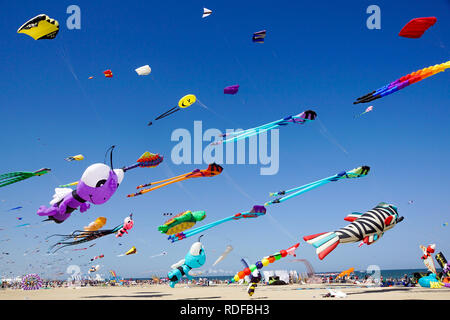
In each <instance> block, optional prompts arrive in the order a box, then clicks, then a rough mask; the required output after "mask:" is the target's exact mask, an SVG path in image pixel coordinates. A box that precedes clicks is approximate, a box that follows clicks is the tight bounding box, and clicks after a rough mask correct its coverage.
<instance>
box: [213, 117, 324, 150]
mask: <svg viewBox="0 0 450 320" xmlns="http://www.w3.org/2000/svg"><path fill="white" fill-rule="evenodd" d="M316 117H317V113H316V112H315V111H312V110H307V111H304V112H302V113H299V114H297V115H295V116H289V117H286V118H284V119H280V120H277V121H273V122H270V123H267V124H264V125H262V126H259V127H255V128H251V129H247V130H242V131H237V132H232V133H225V134H221V135H220V137H229V138H227V139H225V140H221V141H214V142H212V143H211V145H218V144H222V143H227V142H233V141H239V140H242V139H245V138H248V137H251V136H254V135H257V134H261V133H263V132H266V131H269V130H272V129H275V128H278V127H280V126H286V125H288V124H289V123H295V124H305V123H306V122H308V121H313V120H315V119H316Z"/></svg>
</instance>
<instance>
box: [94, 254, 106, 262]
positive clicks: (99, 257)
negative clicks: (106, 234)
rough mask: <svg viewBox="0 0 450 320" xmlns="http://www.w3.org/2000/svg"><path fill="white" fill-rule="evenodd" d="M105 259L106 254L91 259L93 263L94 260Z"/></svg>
mask: <svg viewBox="0 0 450 320" xmlns="http://www.w3.org/2000/svg"><path fill="white" fill-rule="evenodd" d="M104 257H105V255H104V254H101V255H99V256H95V257H93V258H92V259H91V261H94V260H97V259H101V258H104Z"/></svg>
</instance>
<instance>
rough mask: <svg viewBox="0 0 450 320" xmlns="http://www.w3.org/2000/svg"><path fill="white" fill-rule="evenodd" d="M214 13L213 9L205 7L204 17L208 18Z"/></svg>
mask: <svg viewBox="0 0 450 320" xmlns="http://www.w3.org/2000/svg"><path fill="white" fill-rule="evenodd" d="M211 14H212V11H211V10H209V9H207V8H203V15H202V18H206V17H209V16H210V15H211Z"/></svg>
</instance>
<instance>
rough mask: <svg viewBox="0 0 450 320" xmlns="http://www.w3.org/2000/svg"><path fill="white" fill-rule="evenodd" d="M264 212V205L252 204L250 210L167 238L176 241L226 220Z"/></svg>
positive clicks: (254, 215)
mask: <svg viewBox="0 0 450 320" xmlns="http://www.w3.org/2000/svg"><path fill="white" fill-rule="evenodd" d="M265 214H266V208H265V207H264V206H253V208H252V210H250V211H248V212H242V213H236V214H235V215H233V216H231V217H228V218H225V219H222V220H218V221H215V222H212V223H210V224H207V225H204V226H202V227H198V228H196V229H193V230H189V231H186V232H179V233H176V234H173V235H170V236H169V237H168V240H171V241H172V242H176V241H179V240H183V239H186V238H189V237H191V236H193V235H195V234H197V233H200V232H203V231H205V230H208V229H210V228H212V227H215V226H217V225H219V224H222V223H224V222H227V221H232V220H239V219H242V218H257V217H259V216H263V215H265Z"/></svg>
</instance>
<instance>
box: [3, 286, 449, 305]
mask: <svg viewBox="0 0 450 320" xmlns="http://www.w3.org/2000/svg"><path fill="white" fill-rule="evenodd" d="M327 288H332V289H334V290H340V291H342V292H344V293H346V294H347V296H346V297H345V298H325V297H323V295H325V294H326V293H328V290H327ZM0 300H247V301H248V300H450V288H441V289H429V288H422V287H420V286H419V287H412V288H407V287H367V288H366V287H360V286H356V285H351V284H341V285H338V284H335V285H334V284H327V285H321V284H317V285H286V286H258V288H257V290H256V292H255V294H254V295H253V297H249V296H248V294H247V292H246V286H237V285H228V286H227V285H212V286H209V287H206V286H205V287H201V286H195V285H190V286H186V285H181V286H177V287H175V288H170V287H169V286H167V285H144V286H132V287H69V288H51V289H40V290H35V291H25V290H14V289H3V290H1V291H0Z"/></svg>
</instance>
